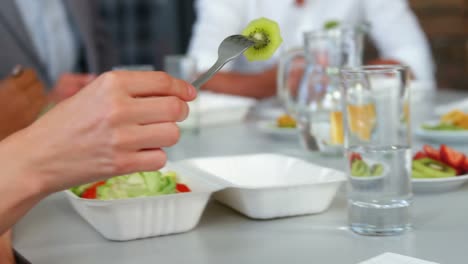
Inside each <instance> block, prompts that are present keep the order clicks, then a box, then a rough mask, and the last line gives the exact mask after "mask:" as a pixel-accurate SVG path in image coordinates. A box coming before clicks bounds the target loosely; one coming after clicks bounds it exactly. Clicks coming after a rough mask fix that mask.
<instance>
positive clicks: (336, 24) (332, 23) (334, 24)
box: [323, 20, 340, 30]
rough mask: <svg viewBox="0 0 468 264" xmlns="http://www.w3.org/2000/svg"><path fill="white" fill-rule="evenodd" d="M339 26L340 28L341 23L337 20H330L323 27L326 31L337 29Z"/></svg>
mask: <svg viewBox="0 0 468 264" xmlns="http://www.w3.org/2000/svg"><path fill="white" fill-rule="evenodd" d="M339 26H340V22H338V21H337V20H329V21H327V22H326V23H325V24H324V25H323V28H324V29H326V30H329V29H334V28H337V27H339Z"/></svg>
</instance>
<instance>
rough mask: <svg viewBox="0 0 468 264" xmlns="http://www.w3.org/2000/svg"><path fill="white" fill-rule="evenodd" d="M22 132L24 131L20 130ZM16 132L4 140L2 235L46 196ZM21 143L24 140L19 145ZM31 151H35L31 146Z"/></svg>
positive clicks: (0, 157)
mask: <svg viewBox="0 0 468 264" xmlns="http://www.w3.org/2000/svg"><path fill="white" fill-rule="evenodd" d="M20 133H21V132H20ZM18 136H19V134H18V133H17V134H13V135H12V136H10V137H8V138H6V139H5V140H3V141H2V142H0V162H1V170H0V172H1V174H0V194H1V199H2V202H1V203H0V235H1V234H3V233H4V232H5V231H6V230H8V229H9V228H11V227H12V226H13V225H14V224H15V223H16V222H17V221H18V220H19V219H20V218H21V217H22V216H23V215H24V214H25V213H26V212H27V211H28V210H29V209H31V208H32V207H33V206H34V205H35V204H36V203H37V202H38V201H39V200H40V199H41V198H43V197H44V196H45V195H44V194H41V192H42V190H41V187H40V184H38V182H39V179H38V177H34V174H33V170H32V168H31V169H28V167H27V165H28V164H27V163H28V162H27V160H26V159H27V158H26V155H24V153H22V152H23V151H24V150H25V149H24V148H25V147H26V146H24V145H22V141H21V139H19V140H18V139H15V140H11V139H13V138H15V137H18ZM18 142H20V143H19V144H18ZM27 151H34V149H33V147H32V146H29V149H28V150H27Z"/></svg>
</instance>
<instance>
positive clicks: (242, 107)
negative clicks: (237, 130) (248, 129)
mask: <svg viewBox="0 0 468 264" xmlns="http://www.w3.org/2000/svg"><path fill="white" fill-rule="evenodd" d="M197 100H198V102H189V108H190V115H189V117H188V118H187V120H186V121H183V122H180V123H179V125H180V126H181V128H186V127H187V128H188V127H191V126H193V122H194V121H193V120H192V119H193V118H194V117H195V116H199V119H200V126H201V127H207V126H216V125H225V124H232V123H240V122H242V121H243V120H244V119H245V116H246V115H247V113H248V111H249V110H250V108H251V107H252V106H253V105H254V104H255V102H256V100H255V99H252V98H248V97H241V96H234V95H227V94H217V93H212V92H205V91H204V92H200V93H199V94H198V99H197ZM196 103H198V104H199V105H198V107H197V106H196V105H195V104H196Z"/></svg>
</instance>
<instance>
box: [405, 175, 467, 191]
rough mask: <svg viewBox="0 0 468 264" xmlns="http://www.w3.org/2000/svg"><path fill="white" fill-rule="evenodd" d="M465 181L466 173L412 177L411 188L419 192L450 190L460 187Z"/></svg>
mask: <svg viewBox="0 0 468 264" xmlns="http://www.w3.org/2000/svg"><path fill="white" fill-rule="evenodd" d="M467 181H468V174H464V175H460V176H454V177H447V178H437V179H428V178H426V179H412V182H413V190H414V191H415V192H421V193H430V192H446V191H452V190H455V189H457V188H459V187H461V186H462V185H463V184H464V183H466V182H467Z"/></svg>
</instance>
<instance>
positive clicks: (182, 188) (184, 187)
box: [176, 183, 191, 193]
mask: <svg viewBox="0 0 468 264" xmlns="http://www.w3.org/2000/svg"><path fill="white" fill-rule="evenodd" d="M176 190H177V192H180V193H184V192H191V190H190V188H189V187H188V186H187V185H185V184H183V183H177V185H176Z"/></svg>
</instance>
